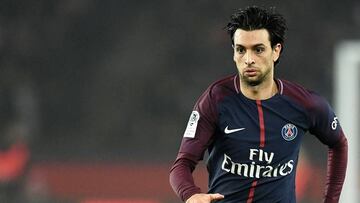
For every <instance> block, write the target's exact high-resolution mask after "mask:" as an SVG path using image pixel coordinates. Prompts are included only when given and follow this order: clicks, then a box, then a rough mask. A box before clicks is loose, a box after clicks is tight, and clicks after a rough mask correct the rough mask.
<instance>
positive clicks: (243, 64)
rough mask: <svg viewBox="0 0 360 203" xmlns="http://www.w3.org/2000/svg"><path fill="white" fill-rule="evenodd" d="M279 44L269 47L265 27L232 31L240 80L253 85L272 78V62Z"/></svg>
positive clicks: (278, 52)
mask: <svg viewBox="0 0 360 203" xmlns="http://www.w3.org/2000/svg"><path fill="white" fill-rule="evenodd" d="M280 50H281V44H277V45H275V46H274V47H271V43H270V37H269V33H268V31H267V30H265V29H260V30H253V31H245V30H242V29H237V30H236V32H235V33H234V61H235V63H236V66H237V69H238V71H239V75H240V80H241V82H245V83H247V84H248V85H251V86H255V85H259V84H261V83H262V82H263V81H265V80H273V76H274V62H275V61H276V60H278V58H279V56H280Z"/></svg>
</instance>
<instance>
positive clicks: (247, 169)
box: [221, 149, 294, 178]
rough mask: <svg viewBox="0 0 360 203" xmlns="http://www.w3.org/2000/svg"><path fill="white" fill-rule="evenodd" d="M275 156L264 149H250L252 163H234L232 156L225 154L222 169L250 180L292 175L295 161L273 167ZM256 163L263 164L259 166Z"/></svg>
mask: <svg viewBox="0 0 360 203" xmlns="http://www.w3.org/2000/svg"><path fill="white" fill-rule="evenodd" d="M274 156H275V155H274V153H273V152H270V153H269V152H266V151H264V150H262V149H250V151H249V160H250V161H251V163H236V162H234V161H232V159H231V157H230V156H228V155H226V154H224V160H223V162H222V164H221V169H222V170H223V171H226V172H228V173H232V174H235V175H239V176H243V177H248V178H261V177H265V178H271V177H278V176H287V175H289V174H291V172H292V171H293V170H294V160H289V161H287V162H285V163H280V164H277V165H271V163H272V161H273V158H274ZM256 161H258V162H260V163H262V164H258V163H256Z"/></svg>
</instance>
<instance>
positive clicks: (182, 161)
mask: <svg viewBox="0 0 360 203" xmlns="http://www.w3.org/2000/svg"><path fill="white" fill-rule="evenodd" d="M216 120H217V113H216V105H215V101H214V98H213V97H212V95H211V88H209V89H208V90H206V91H205V92H204V94H203V95H202V96H201V97H200V98H199V100H198V101H197V103H196V105H195V106H194V109H193V112H192V113H191V116H190V119H189V122H188V124H187V127H186V130H185V133H184V136H183V139H182V142H181V145H180V149H179V152H178V155H177V158H176V160H175V162H174V164H173V166H172V168H171V170H170V184H171V186H172V188H173V190H174V191H175V193H177V195H178V196H179V197H180V198H181V199H182V200H183V201H185V200H186V199H188V198H189V197H191V196H192V195H193V194H196V193H200V192H201V191H200V188H199V187H197V186H196V185H195V184H194V180H193V177H192V172H193V170H194V169H195V166H196V165H197V163H198V162H199V161H200V160H202V159H203V156H204V153H205V151H206V150H207V148H208V146H209V145H210V144H211V142H212V141H213V136H214V132H215V129H216V123H217V121H216Z"/></svg>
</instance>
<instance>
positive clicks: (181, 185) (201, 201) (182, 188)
mask: <svg viewBox="0 0 360 203" xmlns="http://www.w3.org/2000/svg"><path fill="white" fill-rule="evenodd" d="M196 164H197V162H196V161H192V160H190V159H186V158H178V159H177V160H176V161H175V163H174V165H173V167H172V168H171V170H170V185H171V187H172V188H173V190H174V191H175V192H176V193H177V194H178V195H179V197H180V198H181V200H182V201H184V202H186V203H210V202H212V201H213V200H220V199H223V198H224V196H223V195H221V194H219V193H216V194H204V193H201V190H200V188H199V187H197V186H196V185H195V183H194V179H193V176H192V172H193V171H194V169H195V166H196Z"/></svg>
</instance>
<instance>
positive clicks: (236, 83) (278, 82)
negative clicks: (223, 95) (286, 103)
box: [234, 74, 283, 102]
mask: <svg viewBox="0 0 360 203" xmlns="http://www.w3.org/2000/svg"><path fill="white" fill-rule="evenodd" d="M274 81H275V84H276V87H277V89H278V91H277V92H276V93H275V94H274V95H273V96H271V97H269V98H267V99H251V98H248V97H246V96H245V95H244V94H243V93H242V92H241V89H240V81H239V79H238V74H236V75H235V77H234V86H235V89H236V92H237V93H238V94H239V95H241V97H242V98H244V99H246V100H248V101H253V102H256V101H261V102H266V101H270V100H273V99H276V98H278V97H279V96H281V95H282V92H283V84H282V82H281V80H280V79H276V78H274Z"/></svg>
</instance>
